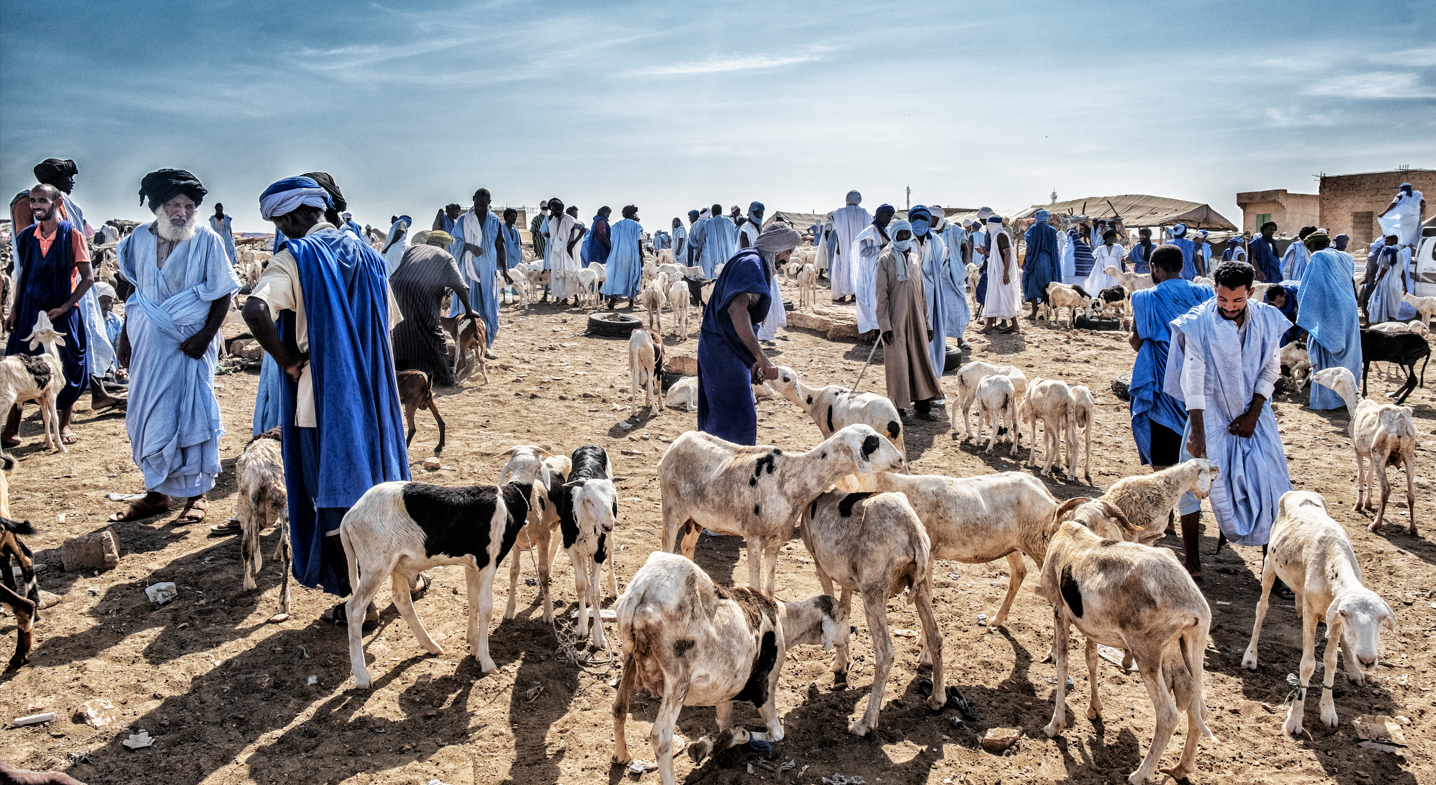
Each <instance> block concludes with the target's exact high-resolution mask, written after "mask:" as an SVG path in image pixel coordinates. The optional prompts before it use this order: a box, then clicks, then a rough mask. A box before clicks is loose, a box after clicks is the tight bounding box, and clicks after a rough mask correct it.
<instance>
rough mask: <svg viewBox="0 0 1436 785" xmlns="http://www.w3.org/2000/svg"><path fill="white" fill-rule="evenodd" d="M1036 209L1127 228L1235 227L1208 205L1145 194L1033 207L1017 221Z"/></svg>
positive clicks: (1218, 228)
mask: <svg viewBox="0 0 1436 785" xmlns="http://www.w3.org/2000/svg"><path fill="white" fill-rule="evenodd" d="M1038 210H1047V211H1049V212H1052V213H1059V214H1063V215H1085V216H1087V217H1088V218H1094V219H1095V218H1114V217H1116V218H1121V219H1122V223H1123V224H1124V225H1125V226H1127V227H1128V228H1132V227H1138V226H1172V225H1173V224H1178V223H1184V224H1186V225H1187V226H1189V227H1192V228H1193V229H1216V230H1223V231H1228V232H1233V231H1237V227H1236V224H1233V223H1232V222H1231V221H1228V220H1227V219H1226V218H1224V217H1223V216H1222V215H1221V213H1218V212H1217V211H1216V210H1213V209H1212V208H1211V206H1210V205H1206V204H1201V203H1199V202H1188V201H1185V200H1182V199H1168V198H1166V197H1164V196H1150V195H1147V194H1121V195H1119V196H1088V197H1086V198H1083V199H1068V200H1067V201H1065V202H1056V203H1054V204H1035V205H1033V206H1031V207H1029V208H1027V209H1026V210H1023V211H1022V213H1021V214H1020V215H1019V216H1018V218H1030V217H1031V216H1032V215H1033V213H1036V212H1037V211H1038Z"/></svg>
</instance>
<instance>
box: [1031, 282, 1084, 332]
mask: <svg viewBox="0 0 1436 785" xmlns="http://www.w3.org/2000/svg"><path fill="white" fill-rule="evenodd" d="M1091 303H1092V298H1091V297H1090V296H1089V295H1088V294H1087V293H1086V292H1084V291H1082V288H1081V287H1080V286H1069V285H1068V284H1064V283H1062V282H1061V281H1053V282H1052V283H1049V284H1047V300H1046V302H1044V303H1043V304H1042V310H1043V311H1044V312H1045V313H1046V315H1047V317H1046V318H1047V321H1048V323H1049V324H1050V323H1052V322H1055V321H1057V319H1058V317H1059V315H1060V314H1061V310H1062V309H1063V308H1066V309H1067V310H1068V314H1069V317H1070V320H1069V322H1068V325H1067V329H1069V330H1071V329H1074V328H1075V327H1076V326H1077V311H1078V310H1079V309H1081V310H1087V311H1089V312H1090V310H1091ZM1089 316H1090V313H1089Z"/></svg>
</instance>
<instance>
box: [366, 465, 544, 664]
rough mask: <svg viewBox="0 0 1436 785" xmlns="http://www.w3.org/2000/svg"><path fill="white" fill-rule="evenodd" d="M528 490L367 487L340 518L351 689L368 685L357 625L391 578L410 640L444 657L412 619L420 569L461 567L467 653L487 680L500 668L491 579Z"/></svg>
mask: <svg viewBox="0 0 1436 785" xmlns="http://www.w3.org/2000/svg"><path fill="white" fill-rule="evenodd" d="M532 494H533V486H530V485H521V484H518V483H513V484H509V485H505V486H503V487H502V488H495V487H492V486H482V485H475V486H471V487H467V488H445V487H442V486H438V485H425V484H423V483H417V482H385V483H380V484H379V485H376V486H374V487H373V488H370V489H369V490H368V491H365V492H364V495H363V496H361V497H359V501H357V502H355V503H354V506H353V507H350V508H349V512H347V513H345V514H344V521H343V523H341V524H340V525H339V540H340V543H341V544H342V545H343V546H344V556H345V558H346V559H347V560H348V562H349V585H350V586H351V587H353V592H354V593H353V595H352V596H350V598H349V602H348V604H347V605H346V606H345V615H346V616H347V617H348V618H349V619H350V620H351V621H350V624H349V660H350V667H351V669H352V670H353V673H354V681H355V684H356V685H357V686H358V687H359V688H360V689H368V688H369V686H370V685H371V684H372V683H373V681H372V679H370V677H369V669H368V668H367V667H365V663H364V643H363V640H362V638H361V637H360V636H361V629H362V625H360V624H359V619H362V618H363V617H364V611H365V609H366V608H368V607H369V603H370V602H372V601H373V600H374V595H375V594H377V593H378V591H379V584H380V582H381V581H383V580H384V578H385V577H388V578H389V579H390V587H391V591H392V592H393V596H394V606H395V607H396V608H398V610H399V615H400V616H402V617H403V618H404V621H406V622H408V623H409V629H410V630H412V631H413V632H414V637H416V638H418V639H419V645H421V646H423V647H424V649H425V650H427V651H428V652H429V653H430V654H436V655H437V654H443V653H444V649H443V647H442V646H440V645H439V644H437V643H435V642H434V639H433V638H430V637H429V633H428V632H427V631H425V629H424V625H423V623H422V622H420V621H419V617H418V616H417V615H415V613H414V601H413V600H412V599H411V598H410V597H409V586H410V585H411V581H413V579H414V577H415V576H417V575H418V574H419V573H421V572H423V571H424V570H427V569H430V568H432V567H437V566H439V565H444V564H457V565H462V566H463V567H464V569H465V570H466V572H467V578H468V585H469V629H468V642H469V647H470V649H471V650H472V651H473V653H474V657H475V658H476V659H477V660H478V661H479V669H480V671H481V672H483V673H485V674H487V673H490V672H492V671H493V670H494V668H495V667H497V666H496V665H495V664H494V661H493V659H492V658H491V657H489V615H490V614H491V613H492V612H493V607H494V573H495V572H497V571H498V568H499V564H500V563H501V562H503V560H504V557H505V556H507V555H508V553H509V550H510V549H511V548H512V547H513V544H514V538H515V537H517V536H518V533H519V530H520V529H522V528H523V527H524V525H525V523H526V521H527V519H528V513H529V510H530V499H531V498H532Z"/></svg>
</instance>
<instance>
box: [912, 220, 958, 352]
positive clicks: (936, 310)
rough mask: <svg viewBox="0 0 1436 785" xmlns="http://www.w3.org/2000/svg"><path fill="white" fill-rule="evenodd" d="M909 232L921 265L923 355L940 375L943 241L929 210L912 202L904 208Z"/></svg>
mask: <svg viewBox="0 0 1436 785" xmlns="http://www.w3.org/2000/svg"><path fill="white" fill-rule="evenodd" d="M907 217H908V224H909V226H910V231H911V232H912V244H911V251H912V253H913V254H914V255H916V256H917V259H918V262H919V263H920V264H921V265H922V293H923V299H924V300H925V301H926V305H927V314H926V315H927V329H928V332H930V333H932V335H931V336H929V337H928V339H927V359H928V362H929V364H931V365H932V372H933V375H934V376H937V377H938V378H939V379H940V378H942V371H943V368H945V367H946V365H947V329H948V327H947V321H948V318H949V317H948V315H947V300H946V299H944V298H943V296H942V278H943V270H944V264H945V263H946V262H947V255H948V250H947V241H946V240H943V239H942V238H941V237H940V236H938V234H937V233H936V232H934V231H932V211H930V210H929V209H928V208H927V206H926V205H921V204H915V205H913V206H912V207H911V208H909V209H908V211H907Z"/></svg>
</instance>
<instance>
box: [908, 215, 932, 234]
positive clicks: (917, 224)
mask: <svg viewBox="0 0 1436 785" xmlns="http://www.w3.org/2000/svg"><path fill="white" fill-rule="evenodd" d="M931 227H932V224H930V223H928V222H927V221H926V220H925V219H922V218H919V219H917V220H916V221H913V222H912V233H913V235H914V236H916V237H927V232H928V229H930V228H931Z"/></svg>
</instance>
